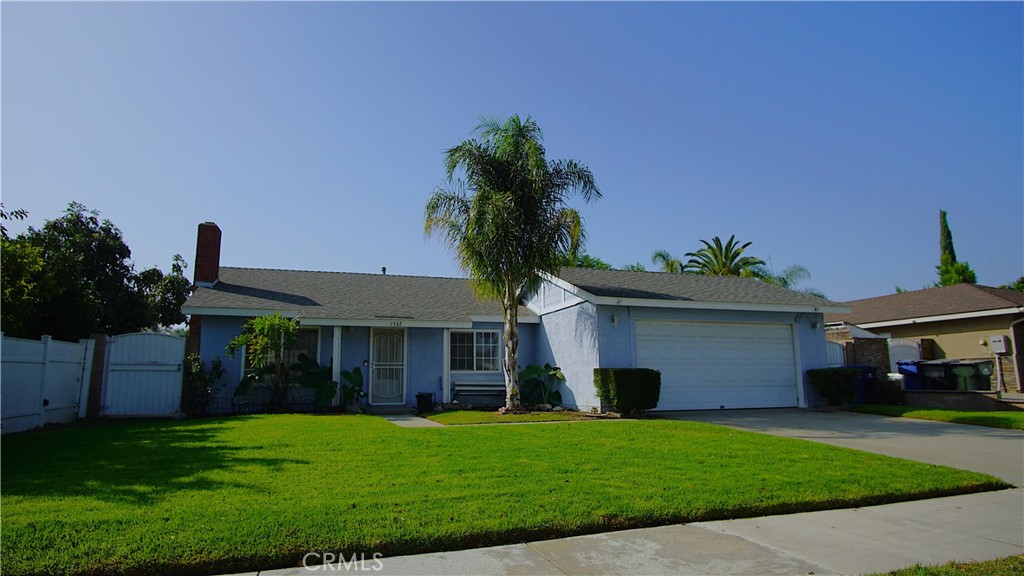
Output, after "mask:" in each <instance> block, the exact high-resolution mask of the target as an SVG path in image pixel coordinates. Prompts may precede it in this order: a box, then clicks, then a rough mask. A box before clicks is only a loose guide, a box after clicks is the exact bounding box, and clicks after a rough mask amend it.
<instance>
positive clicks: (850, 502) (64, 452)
mask: <svg viewBox="0 0 1024 576" xmlns="http://www.w3.org/2000/svg"><path fill="white" fill-rule="evenodd" d="M0 443H2V446H0V458H2V461H0V465H2V474H3V484H2V491H0V506H2V511H3V531H2V533H0V555H2V558H3V570H4V574H7V575H14V574H28V573H46V574H99V573H110V572H118V573H128V574H151V573H165V574H167V573H169V574H215V573H226V572H240V571H245V570H257V569H269V568H279V567H286V566H295V565H298V564H299V563H300V562H301V559H302V557H303V555H304V554H306V553H307V552H318V553H323V552H331V553H335V554H341V553H345V554H347V555H348V556H351V554H353V553H365V555H366V557H367V558H370V557H372V554H373V553H375V552H379V553H383V554H385V555H395V554H410V553H418V552H427V551H439V550H452V549H458V548H467V547H474V546H484V545H494V544H507V543H512V542H522V541H526V540H534V539H543V538H552V537H559V536H568V535H572V534H583V533H592V532H601V531H607V530H613V529H621V528H631V527H640V526H653V525H659V524H669V523H677V522H692V521H697V520H713V519H723V518H733V517H741V516H756V515H762V514H773V513H783V512H797V511H806V510H819V509H827V508H840V507H849V506H862V505H870V504H878V503H884V502H893V501H898V500H908V499H914V498H923V497H928V496H939V495H950V494H958V493H964V492H975V491H982V490H991V489H997V488H1003V487H1006V486H1007V484H1006V483H1005V482H1002V481H1000V480H998V479H996V478H993V477H991V476H986V475H982V474H977V473H974V472H967V471H962V470H954V469H950V468H944V467H941V466H933V465H928V464H922V463H917V462H910V461H906V460H898V459H895V458H889V457H886V456H880V455H874V454H868V453H864V452H858V451H854V450H849V449H845V448H837V447H833V446H827V445H825V444H819V443H814V442H806V441H802V440H793V439H787V438H779V437H773V436H766V435H760V434H753V433H749V432H741V431H737V430H733V429H729V428H724V427H719V426H713V425H709V424H702V423H696V422H679V421H663V420H662V421H630V422H568V423H565V424H560V425H557V426H461V427H460V426H453V427H449V428H399V427H397V426H395V425H393V424H391V423H390V422H387V421H385V420H382V419H380V418H376V417H371V416H361V415H338V416H299V415H277V416H246V417H235V418H230V419H211V420H195V421H183V422H169V421H155V422H152V421H151V422H124V421H122V422H101V423H97V424H92V425H88V426H81V427H71V428H61V429H50V430H43V431H39V432H30V433H26V434H17V435H12V436H4V437H3V438H2V440H0Z"/></svg>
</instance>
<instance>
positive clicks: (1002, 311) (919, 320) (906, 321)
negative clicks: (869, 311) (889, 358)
mask: <svg viewBox="0 0 1024 576" xmlns="http://www.w3.org/2000/svg"><path fill="white" fill-rule="evenodd" d="M1022 313H1024V306H1014V307H1011V308H998V309H995V310H978V311H975V312H960V313H957V314H939V315H935V316H918V317H916V318H898V319H895V320H879V321H876V322H859V323H858V322H853V321H850V320H847V321H846V322H847V323H848V324H854V325H855V326H860V327H861V328H865V329H868V328H886V327H888V326H907V325H911V324H925V323H928V322H948V321H950V320H968V319H971V318H987V317H990V316H1005V315H1010V314H1022Z"/></svg>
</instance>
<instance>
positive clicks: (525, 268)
mask: <svg viewBox="0 0 1024 576" xmlns="http://www.w3.org/2000/svg"><path fill="white" fill-rule="evenodd" d="M476 133H477V135H478V138H475V139H469V140H465V141H463V142H462V143H460V144H458V145H456V146H455V147H453V148H451V149H450V150H448V152H447V155H446V158H445V169H446V172H447V183H446V184H445V185H443V186H441V187H439V188H438V189H437V190H435V191H434V193H433V194H432V195H431V197H430V199H429V200H428V201H427V205H426V220H425V225H424V230H425V232H426V234H427V235H428V236H429V235H435V234H436V235H439V236H441V237H442V238H443V239H444V241H445V243H446V244H447V245H448V247H449V249H451V251H452V252H453V254H454V256H455V259H456V261H457V262H458V264H459V266H460V267H461V268H462V269H463V270H464V271H465V272H466V273H467V274H468V276H469V280H470V283H471V284H472V286H473V288H474V290H475V291H476V293H477V295H478V296H479V297H481V298H487V299H494V300H498V301H499V302H501V307H502V311H503V320H504V345H505V357H504V360H503V367H504V372H505V391H506V401H505V406H506V408H507V409H510V410H514V409H516V408H518V407H519V382H518V372H519V366H518V363H519V331H518V306H519V302H520V300H521V299H522V298H523V297H524V296H527V295H529V294H532V293H533V292H534V291H535V290H536V289H537V287H538V286H539V285H540V282H541V273H550V274H555V273H557V272H558V268H559V266H560V265H561V264H562V263H563V262H564V260H565V257H566V255H567V254H568V253H569V252H570V250H572V249H573V238H574V237H577V238H578V237H579V236H580V231H581V230H580V228H581V221H580V218H579V214H578V213H576V211H575V210H572V209H570V208H568V207H567V206H566V201H567V200H568V199H569V197H570V196H572V195H579V196H580V197H582V198H583V200H585V201H587V202H589V201H590V200H593V199H596V198H600V197H601V192H600V190H599V189H598V187H597V184H596V183H595V182H594V177H593V174H591V172H590V169H589V168H587V167H586V166H584V165H582V164H579V163H578V162H576V161H574V160H552V161H549V160H547V159H546V158H545V150H544V146H543V145H542V144H541V140H542V138H543V136H542V134H541V130H540V127H538V126H537V124H536V122H534V121H533V120H532V119H531V118H530V117H527V118H526V119H525V120H521V119H520V118H519V116H512V117H511V118H508V119H507V120H499V119H496V118H484V119H483V120H482V121H481V122H480V125H479V126H477V129H476ZM459 172H461V174H462V177H461V178H457V177H456V174H457V173H459ZM576 249H577V250H578V240H577V247H576Z"/></svg>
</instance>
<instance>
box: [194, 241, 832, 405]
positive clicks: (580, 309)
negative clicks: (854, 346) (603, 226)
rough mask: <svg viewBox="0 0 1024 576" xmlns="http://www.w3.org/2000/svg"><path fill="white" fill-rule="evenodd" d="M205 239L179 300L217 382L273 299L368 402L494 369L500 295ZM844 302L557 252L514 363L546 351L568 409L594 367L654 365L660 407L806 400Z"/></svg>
mask: <svg viewBox="0 0 1024 576" xmlns="http://www.w3.org/2000/svg"><path fill="white" fill-rule="evenodd" d="M220 241H221V231H220V229H219V228H218V227H217V225H216V224H212V223H204V224H201V225H200V226H199V236H198V241H197V249H196V266H195V287H194V291H193V294H192V296H191V297H190V298H189V299H188V301H187V302H186V303H185V306H184V308H183V310H184V312H185V313H186V314H189V315H190V316H191V320H190V322H191V324H190V327H191V330H190V335H189V338H190V340H189V348H190V350H192V351H198V352H199V353H200V354H201V355H202V357H203V359H204V360H212V359H214V358H215V357H221V358H222V359H223V360H224V363H225V368H226V372H227V374H226V380H227V381H228V382H230V383H234V382H237V381H238V380H239V378H240V377H241V375H242V373H243V371H244V366H245V359H244V354H243V355H241V357H237V358H235V359H228V358H227V356H226V353H225V347H226V346H227V344H228V342H229V341H230V340H231V339H232V338H234V337H235V336H236V335H237V334H238V333H239V331H240V330H241V327H242V325H243V323H244V322H245V321H246V320H247V319H248V318H252V317H255V316H260V315H265V314H271V313H274V312H279V313H281V314H282V315H285V316H288V317H291V318H295V319H297V320H298V322H299V325H300V330H299V336H300V337H299V339H298V341H297V342H296V343H295V344H294V345H292V348H293V350H291V351H290V353H292V354H295V355H297V354H298V353H299V352H306V353H307V354H309V355H310V356H311V357H313V358H316V359H317V360H318V361H319V362H320V363H321V364H324V365H331V366H332V372H333V375H334V377H335V379H338V378H339V375H340V372H341V371H342V370H347V369H351V368H352V367H355V366H360V367H364V368H363V371H364V373H366V374H367V376H368V392H369V396H368V402H369V403H370V404H371V405H374V406H414V405H415V397H416V394H418V393H421V392H426V393H433V394H434V397H435V398H436V400H437V401H442V402H448V401H450V400H452V399H453V398H455V396H456V395H457V394H459V392H460V389H467V390H468V389H472V388H473V387H474V386H476V385H480V384H484V385H487V384H491V385H498V386H500V383H501V382H502V381H503V373H502V354H503V353H504V347H503V345H502V330H501V328H502V324H501V307H500V305H499V304H498V303H496V302H485V301H480V300H478V299H477V298H476V297H475V296H474V294H473V292H472V290H471V288H470V285H469V282H468V281H467V280H466V279H462V278H435V277H425V276H400V275H389V274H355V273H340V272H309V271H295V270H272V269H253V268H231V267H221V266H220ZM847 311H848V309H847V308H845V307H843V306H841V305H838V304H836V303H834V302H830V301H828V300H825V299H823V298H820V297H817V296H812V295H809V294H803V293H799V292H794V291H791V290H787V289H784V288H779V287H777V286H771V285H769V284H766V283H763V282H760V281H757V280H754V279H749V278H736V277H705V276H695V275H678V274H665V273H657V272H632V271H620V270H589V269H579V268H563V269H562V270H561V271H560V272H559V274H557V275H554V276H550V277H547V278H546V280H545V281H544V282H543V284H542V286H541V287H540V289H539V290H538V292H537V293H536V294H534V295H532V296H531V297H530V298H529V299H527V300H526V301H524V302H523V303H522V305H521V307H520V312H519V326H518V329H519V337H520V343H519V363H520V367H522V366H525V365H528V364H540V365H543V364H544V363H551V364H553V365H557V366H560V367H561V368H562V371H563V373H564V374H565V376H566V383H565V385H564V387H563V389H562V390H561V392H562V398H563V404H564V405H565V406H567V407H570V408H576V409H580V410H590V409H591V408H594V407H599V406H600V401H599V399H598V398H597V394H596V391H595V388H594V385H593V370H594V368H598V367H646V368H655V369H657V370H660V371H661V373H662V393H661V401H660V403H659V405H658V409H659V410H685V409H707V408H714V409H718V408H754V407H759V408H760V407H787V406H808V405H813V404H815V403H817V402H818V396H817V395H816V393H815V392H812V391H811V390H809V389H808V386H807V385H806V371H807V370H808V369H810V368H820V367H824V366H826V365H827V359H826V351H825V338H824V317H823V314H824V313H826V312H847ZM228 388H230V389H232V390H233V388H234V384H231V385H230V386H228ZM224 393H225V394H228V395H230V393H231V390H227V391H225V392H224Z"/></svg>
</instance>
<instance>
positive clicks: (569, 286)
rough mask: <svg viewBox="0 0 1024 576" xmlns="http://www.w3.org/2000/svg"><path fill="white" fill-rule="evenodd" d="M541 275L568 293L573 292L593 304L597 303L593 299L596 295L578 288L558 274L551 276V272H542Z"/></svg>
mask: <svg viewBox="0 0 1024 576" xmlns="http://www.w3.org/2000/svg"><path fill="white" fill-rule="evenodd" d="M541 277H543V278H544V279H545V280H547V281H548V282H551V283H552V284H554V285H555V286H558V287H559V288H562V289H563V290H566V291H567V292H569V293H570V294H575V295H576V296H578V297H580V298H583V299H584V300H586V301H588V302H594V303H595V304H596V303H597V302H595V301H594V300H595V299H596V298H597V296H594V295H593V294H591V293H590V292H587V291H586V290H584V289H583V288H580V287H579V286H577V285H575V284H572V283H571V282H566V281H565V280H562V279H561V278H559V277H558V276H552V275H551V274H543V273H542V274H541Z"/></svg>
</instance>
